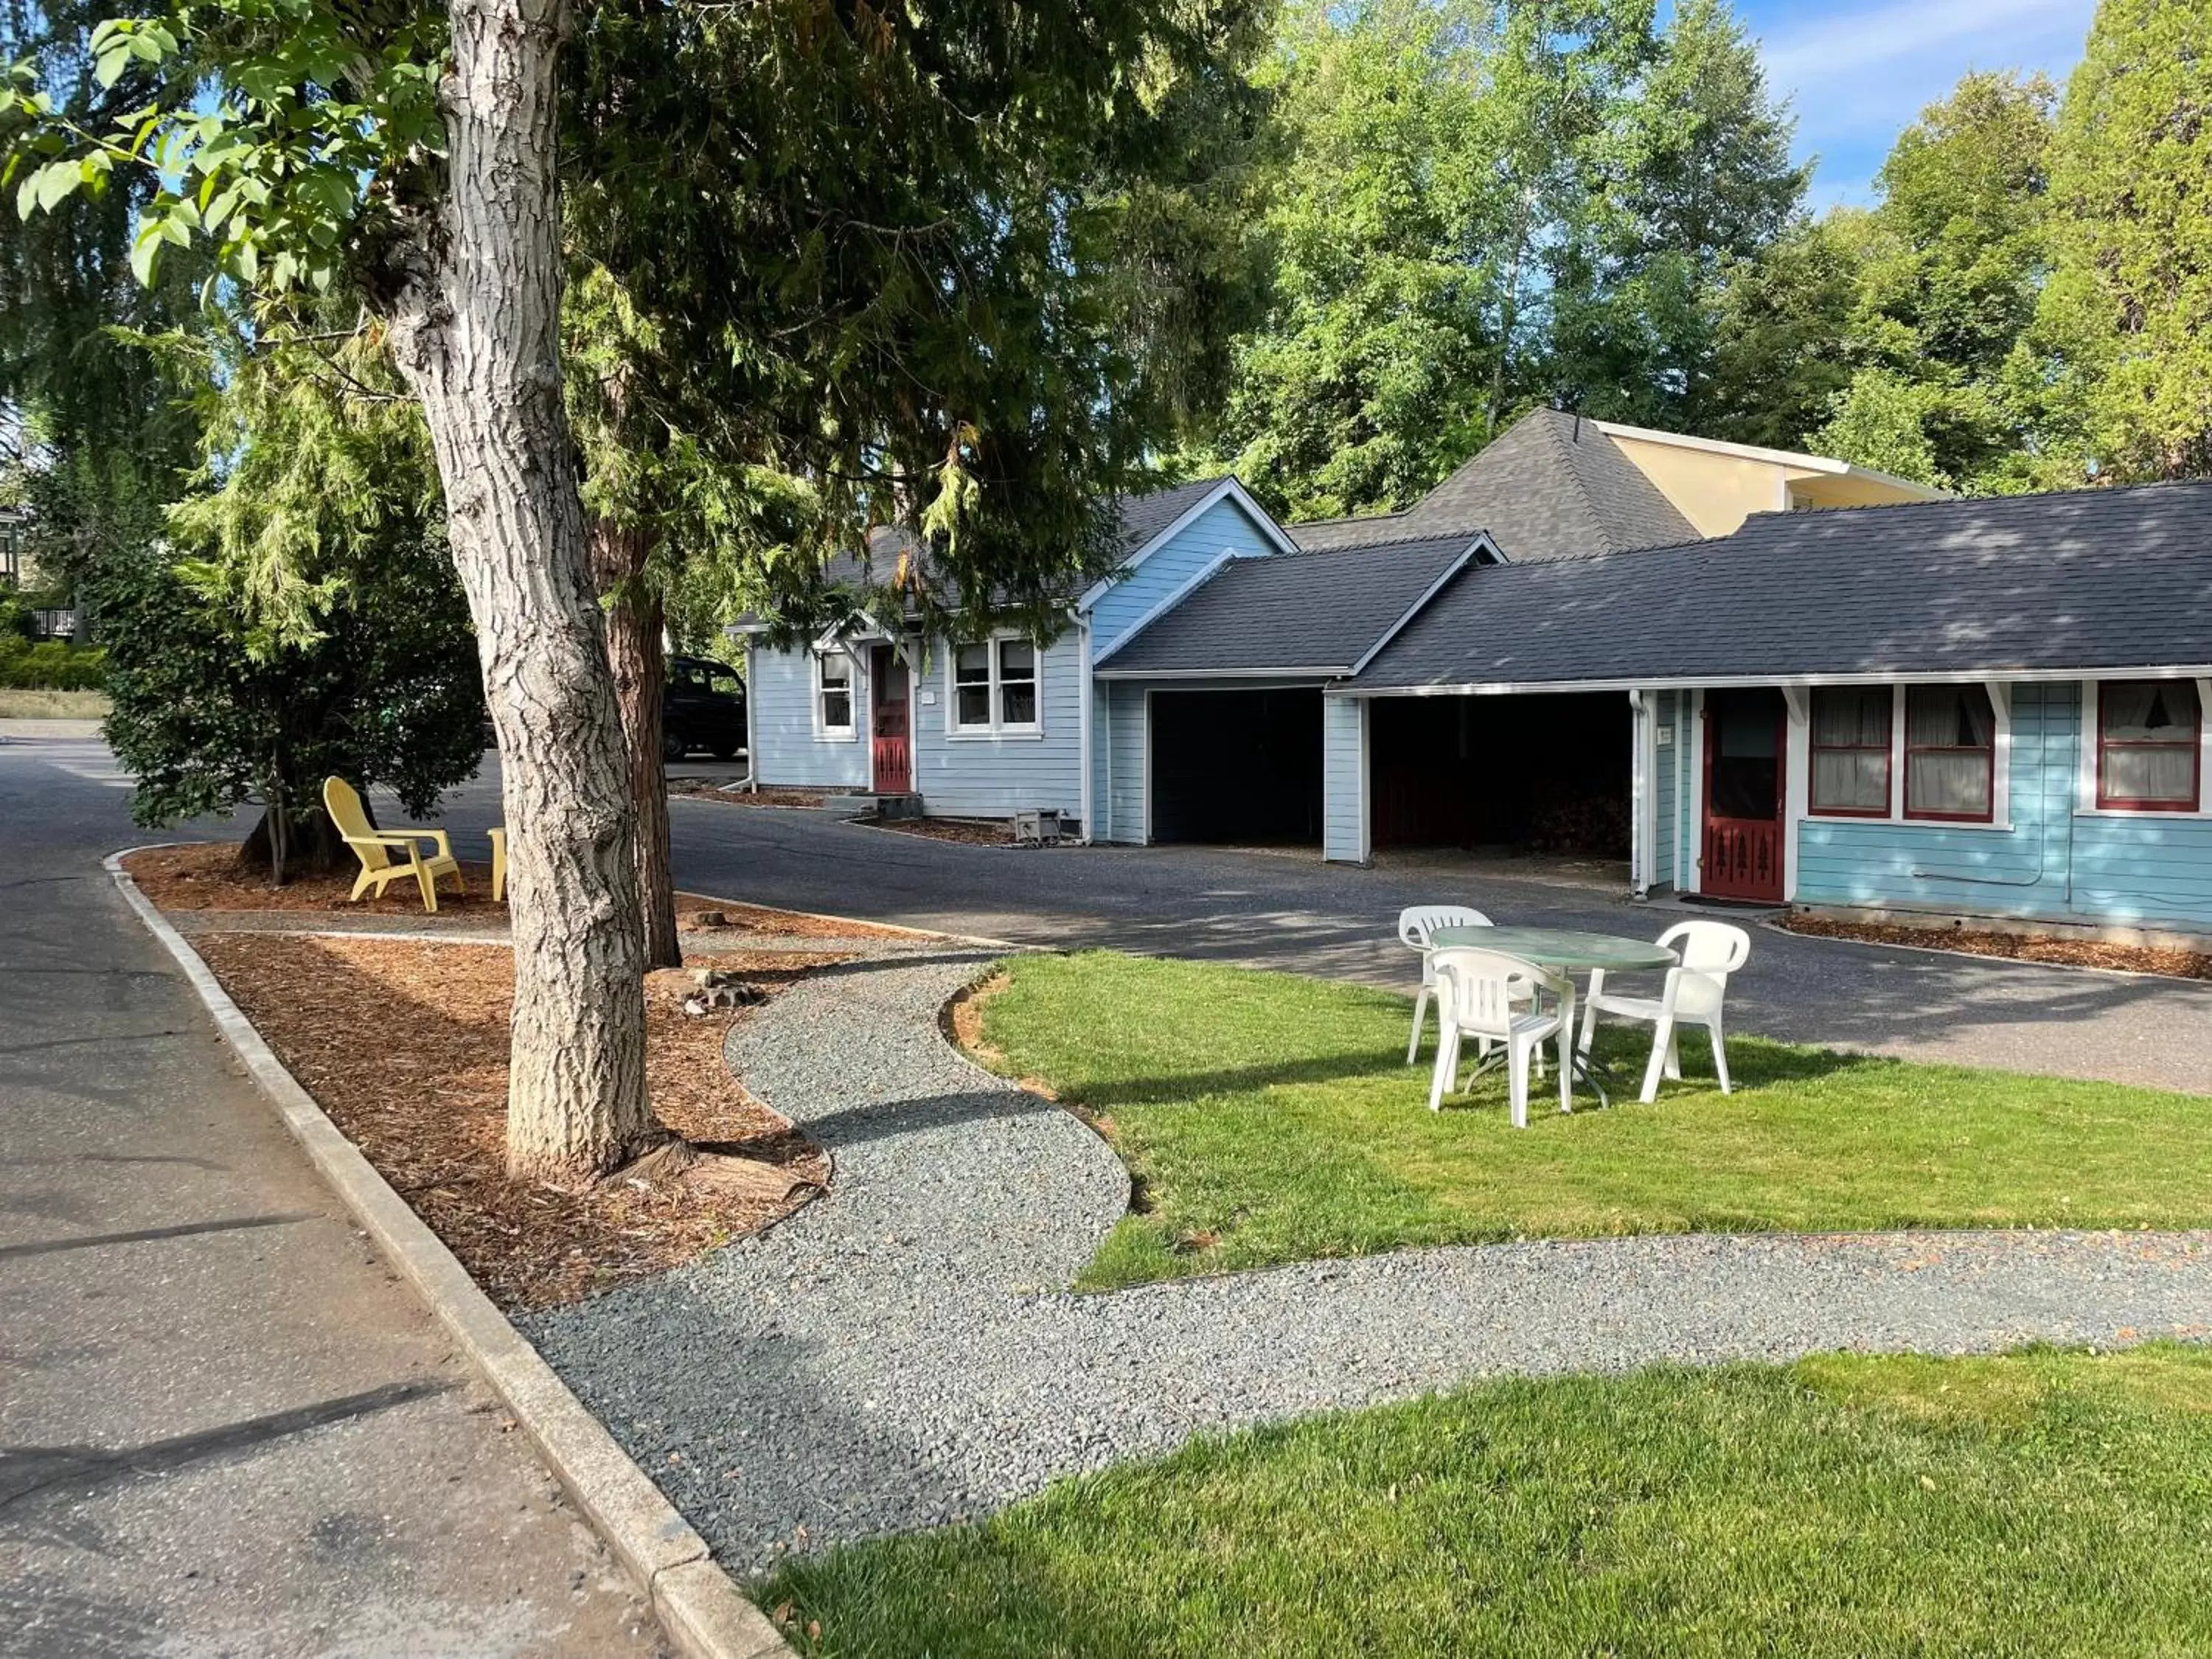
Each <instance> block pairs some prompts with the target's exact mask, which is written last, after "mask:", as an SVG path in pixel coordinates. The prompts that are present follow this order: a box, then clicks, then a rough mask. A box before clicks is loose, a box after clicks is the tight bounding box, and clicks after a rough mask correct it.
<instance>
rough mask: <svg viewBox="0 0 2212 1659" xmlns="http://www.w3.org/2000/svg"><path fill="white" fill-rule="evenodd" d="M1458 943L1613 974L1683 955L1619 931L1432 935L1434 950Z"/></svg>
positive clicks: (1448, 930)
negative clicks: (1624, 934) (1618, 932)
mask: <svg viewBox="0 0 2212 1659" xmlns="http://www.w3.org/2000/svg"><path fill="white" fill-rule="evenodd" d="M1453 945H1469V946H1472V947H1473V948H1474V949H1475V950H1478V951H1501V952H1503V953H1504V955H1506V956H1509V957H1520V958H1521V960H1522V961H1523V962H1533V963H1535V964H1536V965H1537V966H1538V967H1539V968H1556V969H1559V970H1560V971H1561V972H1563V973H1573V974H1579V973H1586V972H1588V971H1589V969H1593V968H1597V969H1604V970H1605V971H1606V972H1607V973H1609V974H1625V973H1630V972H1632V971H1633V970H1635V969H1639V968H1672V967H1673V966H1674V964H1675V963H1677V962H1679V961H1680V959H1681V958H1680V957H1677V956H1676V955H1675V954H1674V952H1673V951H1670V950H1668V948H1667V947H1666V946H1665V945H1654V944H1653V943H1651V941H1650V939H1623V938H1621V937H1620V936H1619V935H1618V934H1614V933H1583V932H1582V931H1581V930H1580V929H1578V928H1573V927H1439V928H1437V930H1436V931H1435V932H1434V933H1431V934H1430V935H1429V947H1430V949H1431V950H1437V951H1442V950H1448V949H1449V948H1450V947H1451V946H1453Z"/></svg>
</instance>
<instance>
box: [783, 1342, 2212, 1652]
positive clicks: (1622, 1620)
mask: <svg viewBox="0 0 2212 1659" xmlns="http://www.w3.org/2000/svg"><path fill="white" fill-rule="evenodd" d="M761 1601H762V1603H763V1606H766V1607H770V1608H775V1609H779V1610H781V1611H782V1612H783V1613H784V1614H785V1617H786V1622H787V1627H788V1628H789V1629H791V1630H792V1631H793V1633H794V1635H796V1636H798V1637H799V1638H800V1639H801V1641H802V1643H803V1644H805V1632H806V1631H807V1628H808V1626H810V1625H813V1626H818V1628H819V1632H820V1634H819V1637H818V1638H817V1639H815V1640H814V1641H812V1642H811V1644H806V1645H808V1646H809V1647H810V1648H811V1650H812V1651H815V1652H818V1653H821V1654H823V1655H835V1656H840V1659H860V1656H865V1655H883V1656H887V1659H888V1656H893V1655H896V1656H911V1655H932V1656H939V1659H944V1656H951V1655H992V1656H1000V1655H1003V1656H1015V1655H1036V1656H1042V1655H1069V1656H1073V1655H1084V1656H1100V1659H1104V1656H1119V1655H1128V1656H1155V1655H1162V1656H1164V1655H1189V1656H1194V1659H1195V1656H1207V1659H1212V1656H1238V1655H1292V1654H1301V1655H1302V1654H1314V1655H1330V1656H1335V1655H1341V1654H1350V1653H1358V1654H1371V1655H1396V1654H1403V1655H1408V1656H1414V1655H1419V1656H1428V1655H1439V1654H1443V1655H1455V1656H1456V1655H1478V1654H1493V1653H1494V1654H1500V1655H1514V1656H1522V1655H1527V1656H1535V1659H1553V1656H1563V1655H1615V1654H1618V1655H1712V1656H1724V1655H1739V1654H1789V1655H1792V1656H1835V1659H1859V1656H1867V1655H1904V1654H1912V1655H1928V1656H1937V1655H1950V1654H1990V1655H1998V1654H2002V1655H2017V1656H2030V1655H2045V1654H2048V1655H2054V1656H2055V1655H2097V1656H2101V1659H2118V1656H2132V1655H2144V1656H2150V1655H2160V1656H2168V1655H2170V1656H2181V1655H2194V1654H2202V1653H2204V1652H2207V1651H2212V1356H2208V1355H2207V1354H2206V1353H2204V1352H2202V1351H2199V1350H2195V1349H2190V1348H2183V1347H2177V1346H2154V1347H2149V1348H2143V1349H2137V1350H2135V1351H2132V1352H2127V1353H2124V1354H2120V1355H2118V1356H2108V1357H2102V1358H2092V1357H2089V1356H2086V1355H2083V1354H2081V1353H2078V1352H2076V1353H2057V1352H2033V1353H2027V1354H2020V1355H2013V1356H2008V1357H2006V1358H1996V1359H1980V1360H1957V1359H1954V1360H1936V1359H1915V1358H1864V1357H1857V1358H1844V1357H1837V1358H1821V1359H1817V1360H1809V1361H1807V1362H1804V1363H1802V1364H1798V1365H1796V1366H1793V1367H1790V1368H1789V1369H1786V1370H1777V1369H1771V1368H1767V1367H1759V1366H1735V1367H1730V1368H1728V1369H1725V1370H1714V1371H1705V1372H1696V1371H1686V1370H1655V1371H1650V1372H1644V1373H1640V1374H1638V1375H1636V1376H1630V1377H1625V1378H1620V1377H1616V1378H1596V1377H1579V1378H1571V1379H1566V1380H1555V1381H1547V1382H1511V1383H1491V1384H1486V1385H1484V1386H1481V1387H1479V1388H1475V1389H1470V1390H1468V1391H1466V1392H1463V1393H1460V1394H1455V1395H1447V1396H1443V1397H1441V1398H1436V1399H1431V1400H1426V1401H1420V1402H1419V1403H1416V1404H1413V1405H1408V1406H1402V1407H1386V1408H1383V1409H1379V1410H1375V1411H1369V1412H1362V1413H1350V1414H1346V1415H1342V1416H1338V1417H1333V1418H1322V1419H1310V1420H1308V1421H1305V1422H1303V1423H1299V1424H1296V1425H1291V1426H1287V1427H1283V1428H1274V1429H1266V1430H1261V1431H1251V1432H1247V1433H1244V1434H1240V1435H1237V1436H1234V1437H1227V1438H1223V1439H1215V1440H1208V1441H1203V1442H1200V1443H1196V1444H1194V1445H1192V1446H1190V1447H1188V1448H1187V1449H1184V1450H1183V1451H1182V1452H1180V1453H1178V1454H1176V1455H1174V1456H1172V1457H1170V1458H1167V1459H1165V1460H1164V1461H1163V1462H1158V1463H1154V1464H1150V1465H1141V1466H1132V1467H1129V1468H1121V1469H1115V1470H1110V1471H1109V1472H1107V1473H1105V1474H1098V1475H1091V1476H1086V1477H1084V1478H1081V1479H1079V1480H1069V1481H1066V1482H1063V1483H1061V1484H1060V1485H1058V1486H1054V1487H1053V1488H1052V1489H1051V1490H1049V1491H1048V1492H1046V1493H1044V1494H1043V1495H1042V1497H1040V1498H1035V1499H1032V1500H1030V1502H1028V1503H1025V1504H1020V1505H1018V1506H1016V1507H1015V1508H1013V1509H1012V1510H1007V1511H1006V1512H1005V1513H1003V1514H1001V1515H1000V1516H996V1517H994V1519H992V1520H990V1521H988V1522H983V1523H981V1524H979V1525H972V1526H967V1527H961V1528H951V1529H948V1530H945V1531H940V1532H936V1533H929V1534H917V1535H912V1536H908V1537H904V1538H897V1539H892V1540H889V1541H884V1542H881V1543H875V1544H868V1545H863V1546H859V1547H851V1548H848V1549H845V1550H842V1551H838V1552H836V1553H832V1554H830V1555H829V1556H826V1557H824V1558H823V1559H821V1560H819V1561H817V1562H812V1563H807V1564H802V1565H793V1566H790V1567H787V1568H786V1569H784V1570H783V1571H781V1572H780V1573H779V1574H778V1575H777V1577H776V1578H775V1580H774V1581H772V1582H771V1583H769V1585H768V1586H767V1587H766V1589H764V1591H763V1594H762V1595H761Z"/></svg>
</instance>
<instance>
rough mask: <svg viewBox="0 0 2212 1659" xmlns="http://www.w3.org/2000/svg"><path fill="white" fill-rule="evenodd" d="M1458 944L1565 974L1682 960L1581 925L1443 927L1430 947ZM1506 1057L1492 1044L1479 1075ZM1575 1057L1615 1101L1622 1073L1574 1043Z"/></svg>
mask: <svg viewBox="0 0 2212 1659" xmlns="http://www.w3.org/2000/svg"><path fill="white" fill-rule="evenodd" d="M1454 945H1466V946H1469V947H1471V948H1473V949H1474V950H1477V951H1498V952H1499V953H1501V954H1502V955H1504V956H1509V957H1520V958H1521V960H1522V961H1523V962H1533V963H1535V964H1536V965H1537V966H1538V967H1539V968H1550V969H1556V970H1557V971H1559V972H1560V973H1564V974H1579V973H1589V972H1592V971H1601V972H1604V973H1608V974H1626V973H1632V972H1634V971H1636V970H1637V969H1654V968H1672V967H1673V966H1674V964H1675V963H1678V962H1680V960H1681V958H1680V957H1678V956H1677V955H1675V953H1674V951H1670V950H1668V948H1667V947H1666V946H1665V945H1654V944H1652V943H1651V941H1650V940H1649V939H1626V938H1623V937H1621V936H1620V934H1617V933H1584V932H1583V931H1582V930H1581V929H1580V928H1576V927H1439V928H1437V929H1436V931H1435V932H1433V933H1431V934H1430V935H1429V948H1430V949H1431V950H1432V951H1445V950H1449V949H1450V948H1451V947H1453V946H1454ZM1502 1060H1504V1049H1503V1048H1498V1049H1494V1050H1492V1054H1491V1055H1490V1058H1488V1059H1487V1060H1484V1061H1483V1062H1482V1063H1481V1064H1480V1065H1479V1066H1476V1067H1475V1068H1474V1076H1475V1077H1480V1076H1481V1075H1482V1074H1483V1073H1485V1072H1486V1071H1489V1070H1491V1069H1492V1067H1494V1066H1497V1065H1498V1064H1499V1063H1500V1062H1501V1061H1502ZM1572 1063H1573V1066H1574V1068H1575V1075H1576V1076H1577V1078H1579V1079H1582V1080H1583V1082H1584V1083H1587V1084H1588V1085H1589V1087H1590V1091H1591V1092H1592V1093H1593V1094H1595V1095H1596V1096H1597V1098H1598V1103H1599V1104H1600V1105H1601V1106H1610V1105H1612V1104H1613V1095H1612V1092H1611V1091H1610V1090H1608V1089H1607V1086H1606V1085H1608V1084H1612V1083H1615V1082H1617V1081H1618V1080H1619V1079H1615V1078H1614V1077H1613V1074H1612V1073H1611V1071H1610V1070H1609V1069H1608V1068H1607V1066H1606V1065H1605V1063H1604V1062H1603V1061H1602V1060H1598V1059H1597V1058H1596V1057H1595V1056H1594V1055H1589V1054H1583V1052H1582V1049H1581V1047H1580V1046H1579V1045H1577V1047H1576V1048H1575V1049H1574V1054H1573V1061H1572ZM1469 1081H1470V1082H1471V1081H1473V1079H1472V1078H1471V1079H1469Z"/></svg>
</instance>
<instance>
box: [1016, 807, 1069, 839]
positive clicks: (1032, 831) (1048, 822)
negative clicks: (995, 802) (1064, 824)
mask: <svg viewBox="0 0 2212 1659" xmlns="http://www.w3.org/2000/svg"><path fill="white" fill-rule="evenodd" d="M1059 842H1060V813H1059V811H1057V810H1055V809H1054V808H1051V807H1046V808H1042V809H1040V810H1037V811H1026V812H1017V813H1015V814H1014V845H1015V846H1017V847H1053V846H1056V845H1058V844H1059Z"/></svg>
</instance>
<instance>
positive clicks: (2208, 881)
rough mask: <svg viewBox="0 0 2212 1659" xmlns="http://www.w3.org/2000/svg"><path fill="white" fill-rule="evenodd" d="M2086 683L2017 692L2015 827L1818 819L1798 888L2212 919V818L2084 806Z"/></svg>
mask: <svg viewBox="0 0 2212 1659" xmlns="http://www.w3.org/2000/svg"><path fill="white" fill-rule="evenodd" d="M2012 723H2013V747H2012V778H2011V791H2010V793H2011V805H2012V822H2011V828H2010V829H2005V830H1995V829H1950V828H1944V827H1942V826H1938V825H1932V824H1917V823H1848V822H1840V821H1838V820H1834V819H1810V818H1808V820H1806V822H1805V823H1803V825H1802V827H1801V829H1800V831H1799V836H1798V864H1797V897H1798V898H1799V899H1800V900H1801V901H1802V902H1808V903H1818V904H1857V905H1868V906H1875V907H1886V906H1893V905H1894V906H1902V907H1907V908H1936V909H1956V910H1960V911H1971V912H1978V913H1981V914H1984V915H2006V916H2018V917H2027V918H2033V917H2046V918H2051V919H2060V918H2066V917H2075V918H2080V917H2085V916H2086V917H2093V918H2096V919H2098V920H2101V921H2112V922H2118V923H2129V922H2140V923H2143V924H2146V925H2148V926H2152V927H2157V926H2160V925H2165V926H2173V927H2204V926H2206V925H2208V924H2212V820H2207V819H2203V818H2181V817H2162V816H2160V815H2158V814H2154V813H2144V814H2141V815H2137V816H2131V817H2112V816H2106V815H2103V814H2095V813H2087V812H2082V811H2078V810H2077V805H2078V799H2077V793H2076V792H2077V788H2078V777H2079V767H2080V763H2081V752H2080V743H2081V696H2080V691H2079V688H2078V687H2076V686H2074V685H2071V684H2020V685H2015V686H2014V687H2013V691H2012Z"/></svg>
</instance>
